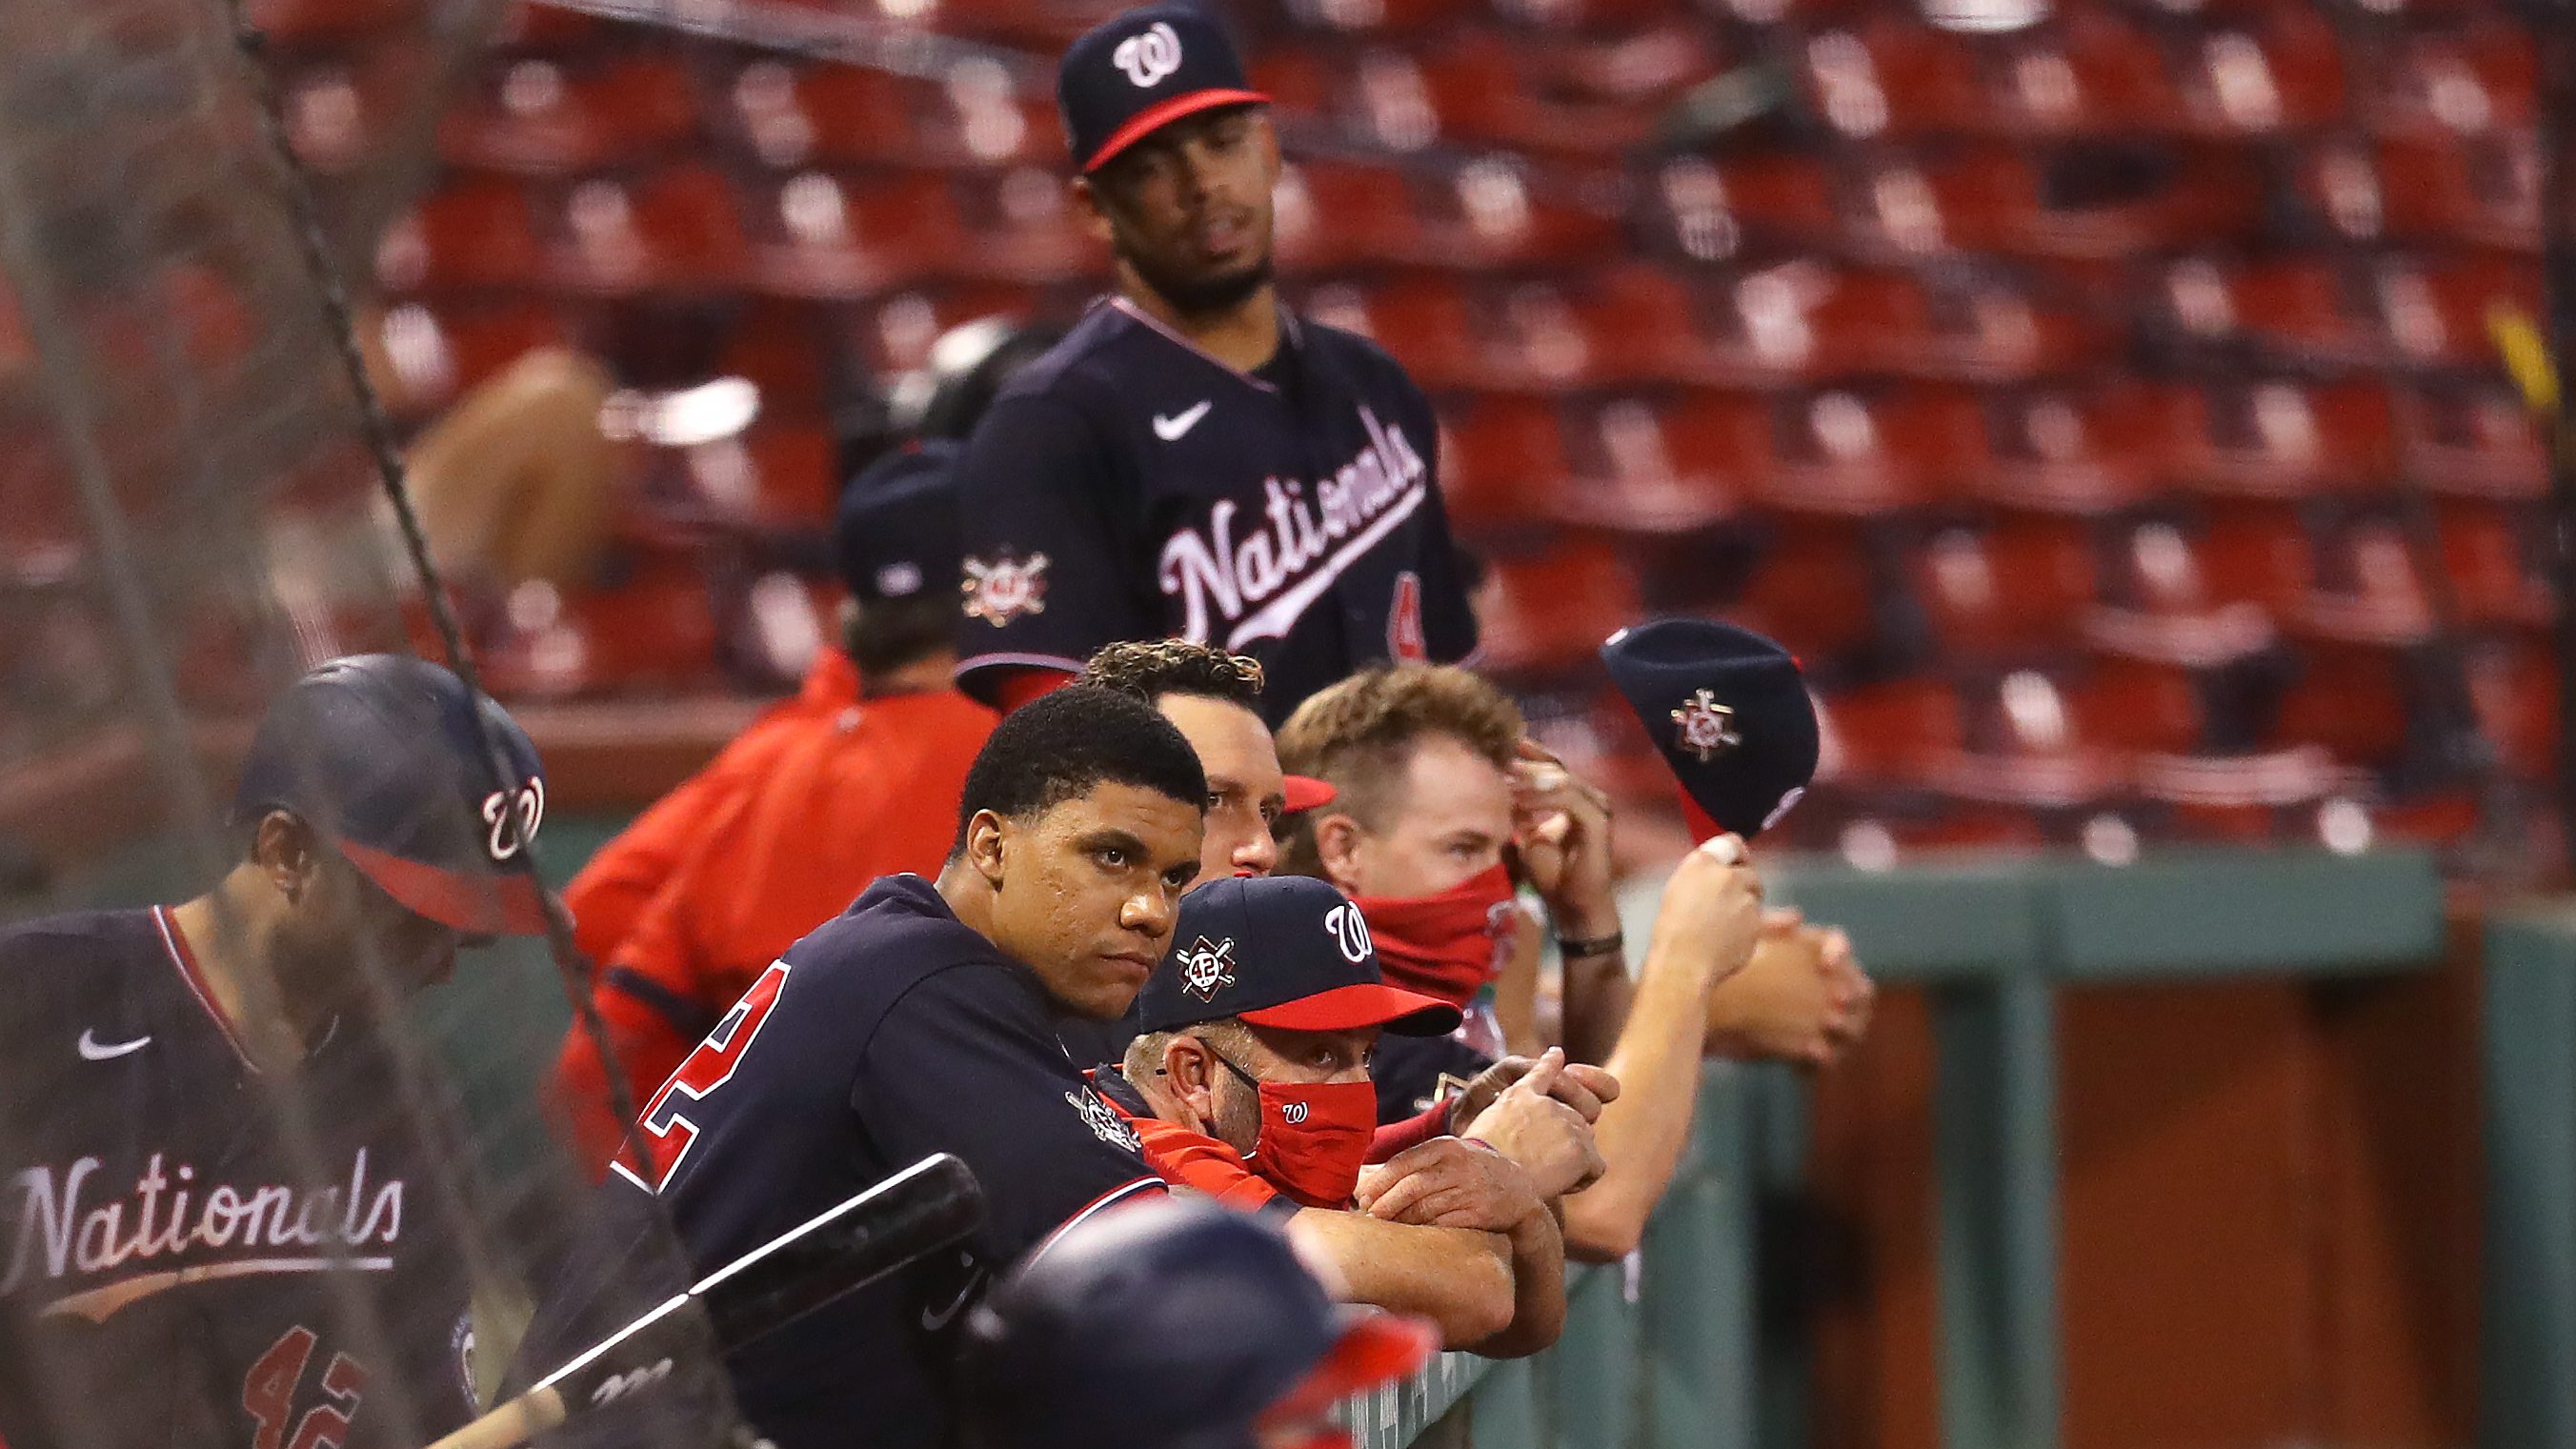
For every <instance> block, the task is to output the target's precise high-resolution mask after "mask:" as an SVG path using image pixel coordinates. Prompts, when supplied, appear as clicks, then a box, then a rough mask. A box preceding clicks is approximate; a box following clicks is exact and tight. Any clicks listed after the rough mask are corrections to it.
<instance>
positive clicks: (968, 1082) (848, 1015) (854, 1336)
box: [523, 875, 1162, 1449]
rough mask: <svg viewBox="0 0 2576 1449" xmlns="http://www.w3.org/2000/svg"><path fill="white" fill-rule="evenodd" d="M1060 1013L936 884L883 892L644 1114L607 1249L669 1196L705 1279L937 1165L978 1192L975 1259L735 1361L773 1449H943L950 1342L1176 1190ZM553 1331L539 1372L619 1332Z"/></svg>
mask: <svg viewBox="0 0 2576 1449" xmlns="http://www.w3.org/2000/svg"><path fill="white" fill-rule="evenodd" d="M1049 1000H1050V998H1049V997H1048V996H1047V994H1046V991H1045V989H1044V987H1043V986H1042V985H1041V984H1040V983H1039V981H1038V979H1037V976H1036V975H1035V973H1033V972H1031V971H1030V970H1029V969H1028V968H1027V967H1025V966H1022V965H1020V964H1019V963H1017V962H1014V961H1012V960H1010V959H1009V958H1008V957H1006V956H1004V955H1002V953H1001V952H1000V951H999V950H998V949H996V948H995V947H994V946H993V944H992V943H991V942H990V941H987V940H986V939H985V938H984V937H983V936H981V935H978V934H977V933H976V932H974V931H973V930H971V929H969V928H968V927H966V926H964V925H962V924H960V923H959V922H958V920H957V917H956V916H955V915H954V914H953V913H951V912H950V911H949V909H948V905H947V903H946V902H945V901H943V900H941V899H940V896H939V893H938V892H937V891H936V890H934V889H933V888H932V886H931V884H930V882H928V881H926V880H924V879H922V878H921V877H919V876H916V875H898V876H888V877H886V878H884V879H882V880H879V881H878V882H877V883H876V884H874V885H872V886H870V887H869V888H868V890H867V892H866V893H865V894H864V895H861V896H860V897H859V898H858V900H857V901H856V902H855V903H854V904H852V905H851V907H850V909H849V910H848V911H847V912H846V913H844V914H843V915H841V916H840V917H838V918H836V919H834V920H832V921H829V922H826V923H825V924H824V925H823V926H821V927H820V928H818V929H817V930H815V931H814V932H813V934H811V935H808V936H806V937H805V938H804V939H802V940H800V941H798V942H797V943H796V944H795V945H793V946H791V947H789V948H788V950H787V953H786V954H785V955H784V956H783V957H781V958H780V959H779V960H778V961H777V962H776V963H774V964H773V965H771V966H770V968H769V970H768V971H767V972H766V973H764V974H763V975H762V976H761V978H760V980H759V981H758V982H756V983H755V984H754V985H753V986H752V988H751V990H750V991H749V992H748V993H746V994H745V995H744V997H743V999H742V1000H741V1001H740V1002H738V1003H736V1004H735V1006H734V1008H733V1010H732V1011H731V1012H730V1013H728V1014H727V1016H726V1018H725V1019H724V1021H723V1022H722V1023H720V1024H719V1025H718V1026H717V1027H716V1029H715V1031H714V1032H712V1033H710V1034H709V1035H708V1037H707V1039H706V1041H705V1042H704V1043H702V1044H701V1045H700V1046H699V1048H698V1050H697V1051H696V1052H695V1053H694V1054H692V1055H691V1057H690V1058H689V1060H688V1061H687V1062H686V1063H684V1064H683V1065H682V1066H681V1067H680V1069H679V1071H678V1072H677V1073H675V1074H674V1075H673V1076H672V1078H671V1081H670V1082H669V1083H668V1084H666V1085H665V1086H664V1087H663V1088H662V1090H661V1091H660V1092H659V1093H658V1094H657V1095H656V1096H655V1098H654V1100H653V1102H652V1103H651V1104H650V1105H649V1106H647V1107H646V1108H645V1111H644V1132H645V1136H646V1138H647V1140H648V1142H649V1143H650V1145H651V1146H652V1147H653V1149H654V1151H655V1155H656V1159H657V1161H658V1163H659V1164H660V1166H659V1167H658V1168H656V1169H653V1170H650V1171H643V1172H639V1171H638V1170H636V1169H635V1168H634V1166H633V1165H632V1164H630V1163H620V1164H619V1165H618V1167H617V1169H616V1171H615V1172H614V1173H613V1174H612V1175H611V1177H610V1179H609V1181H608V1182H607V1183H606V1184H604V1185H603V1186H602V1189H601V1191H602V1192H603V1193H605V1194H607V1195H608V1196H609V1197H610V1198H611V1199H612V1200H613V1201H612V1203H611V1212H609V1213H607V1214H603V1219H604V1222H603V1227H605V1228H609V1229H610V1230H612V1231H615V1230H616V1229H615V1225H616V1224H617V1223H619V1222H621V1221H622V1222H625V1223H630V1224H631V1223H633V1222H634V1221H636V1220H637V1218H638V1217H639V1216H640V1215H641V1212H642V1210H649V1207H650V1199H649V1198H648V1197H647V1193H648V1192H650V1191H656V1190H658V1193H659V1196H660V1200H661V1206H662V1207H663V1209H664V1210H665V1211H667V1212H668V1214H669V1216H670V1221H671V1225H672V1227H673V1229H674V1230H675V1231H676V1232H677V1233H678V1235H679V1238H680V1241H681V1243H682V1245H683V1248H684V1250H685V1252H686V1254H687V1256H688V1259H689V1267H690V1269H691V1270H692V1271H694V1272H696V1273H706V1272H709V1271H712V1270H713V1269H715V1268H718V1267H721V1266H723V1265H724V1264H725V1263H727V1262H730V1261H732V1260H733V1259H734V1258H736V1257H739V1256H740V1255H742V1254H743V1253H745V1252H747V1251H749V1250H750V1249H752V1248H755V1247H758V1246H759V1245H760V1244H762V1243H763V1242H766V1241H767V1240H769V1239H770V1238H772V1237H774V1236H776V1235H777V1234H778V1233H780V1232H783V1231H785V1230H786V1229H788V1228H791V1227H794V1226H795V1225H796V1224H798V1223H801V1222H803V1221H805V1220H806V1219H808V1218H811V1217H813V1216H814V1215H815V1214H816V1213H819V1212H821V1211H823V1210H824V1209H826V1208H828V1207H831V1206H832V1205H834V1204H835V1203H838V1202H841V1201H843V1200H844V1199H846V1198H848V1197H849V1196H850V1195H851V1194H853V1193H855V1192H858V1191H859V1190H861V1189H862V1188H865V1187H867V1186H869V1185H870V1184H872V1183H875V1182H878V1181H880V1180H882V1179H884V1178H886V1177H888V1176H891V1175H892V1174H893V1173H895V1172H897V1171H899V1170H901V1169H902V1168H904V1167H907V1166H910V1165H911V1164H912V1163H914V1162H917V1161H919V1160H920V1159H922V1158H923V1157H926V1156H928V1155H930V1154H931V1153H934V1152H952V1153H955V1154H956V1155H957V1156H959V1157H961V1158H963V1159H965V1161H966V1164H967V1165H968V1166H969V1167H971V1168H973V1169H974V1172H975V1176H976V1178H977V1180H978V1181H979V1182H980V1183H981V1184H982V1185H983V1189H984V1200H985V1204H986V1218H985V1223H984V1227H983V1229H982V1230H981V1231H980V1232H978V1233H977V1234H976V1235H975V1237H974V1238H972V1239H971V1240H970V1241H969V1243H968V1245H967V1247H966V1249H965V1250H964V1251H963V1252H961V1253H955V1254H949V1255H945V1256H943V1257H942V1258H940V1259H937V1260H933V1261H931V1262H928V1263H924V1264H918V1265H915V1266H914V1267H913V1268H911V1269H909V1270H907V1271H905V1272H904V1273H902V1274H899V1275H897V1276H896V1277H895V1278H894V1279H891V1280H889V1281H888V1282H886V1283H883V1284H880V1285H878V1286H876V1287H872V1288H868V1289H864V1290H862V1291H860V1292H858V1293H854V1294H852V1295H850V1296H849V1297H847V1298H844V1299H842V1300H840V1301H839V1302H837V1303H835V1304H832V1305H830V1306H828V1307H826V1308H823V1309H820V1310H818V1311H817V1312H815V1313H814V1314H812V1315H811V1316H809V1317H806V1318H804V1319H802V1320H799V1321H798V1322H797V1323H795V1324H794V1325H791V1326H790V1327H788V1328H786V1329H784V1330H782V1331H780V1332H778V1333H776V1334H773V1335H771V1336H770V1337H768V1338H765V1339H762V1340H761V1341H760V1342H759V1343H757V1344H756V1345H753V1346H752V1347H751V1348H750V1349H748V1350H747V1351H745V1352H742V1353H738V1354H736V1355H734V1356H733V1358H732V1359H731V1360H730V1361H729V1363H728V1367H729V1368H730V1369H731V1371H732V1378H733V1385H734V1396H735V1400H736V1402H737V1404H738V1405H739V1407H740V1409H741V1412H742V1415H743V1417H744V1418H745V1419H747V1420H749V1421H750V1423H751V1424H752V1426H753V1427H754V1428H756V1429H758V1430H759V1431H760V1432H761V1433H762V1434H763V1435H764V1436H766V1437H767V1438H769V1439H771V1440H773V1441H774V1442H775V1443H776V1444H777V1445H778V1446H779V1449H850V1446H854V1445H868V1446H909V1445H920V1446H931V1445H936V1444H939V1443H940V1442H941V1441H942V1440H943V1439H944V1438H945V1436H946V1433H947V1425H948V1413H947V1410H946V1407H945V1405H944V1403H943V1388H944V1381H945V1378H946V1363H947V1357H948V1352H949V1339H950V1332H951V1328H952V1325H953V1324H954V1323H955V1322H956V1320H957V1319H958V1317H959V1316H960V1312H961V1310H962V1309H963V1308H965V1307H966V1306H967V1305H968V1304H969V1303H971V1302H972V1301H974V1299H975V1298H976V1297H977V1296H978V1295H979V1294H980V1293H981V1292H982V1290H983V1287H984V1284H985V1282H986V1281H987V1280H988V1279H989V1278H990V1277H991V1276H992V1275H993V1274H996V1273H999V1272H1000V1271H1002V1270H1004V1269H1006V1268H1008V1267H1009V1266H1010V1265H1011V1264H1012V1263H1013V1262H1015V1261H1017V1260H1018V1259H1020V1258H1021V1257H1023V1256H1025V1255H1026V1254H1028V1253H1029V1252H1031V1251H1032V1250H1034V1249H1037V1248H1039V1247H1041V1246H1042V1245H1043V1244H1044V1243H1045V1242H1046V1240H1047V1239H1048V1238H1049V1237H1051V1236H1052V1235H1053V1234H1055V1233H1056V1232H1059V1231H1061V1230H1062V1229H1063V1228H1064V1227H1066V1226H1068V1225H1070V1224H1071V1223H1073V1222H1075V1221H1077V1220H1079V1219H1081V1218H1083V1217H1085V1216H1087V1215H1089V1214H1090V1213H1093V1212H1096V1211H1098V1210H1100V1209H1102V1208H1105V1207H1107V1206H1109V1205H1111V1204H1113V1203H1116V1202H1119V1201H1121V1200H1123V1199H1125V1198H1128V1197H1132V1196H1136V1195H1139V1194H1144V1193H1152V1192H1160V1191H1161V1190H1162V1184H1161V1182H1160V1180H1159V1179H1158V1178H1156V1177H1155V1176H1154V1174H1153V1172H1152V1171H1151V1169H1149V1168H1148V1167H1147V1166H1146V1165H1145V1161H1144V1157H1143V1155H1142V1154H1141V1152H1140V1150H1139V1148H1138V1145H1137V1142H1136V1135H1135V1132H1134V1130H1133V1129H1132V1128H1130V1127H1128V1126H1127V1124H1126V1123H1125V1121H1124V1120H1122V1119H1121V1118H1120V1117H1119V1116H1118V1114H1117V1113H1116V1112H1114V1111H1112V1110H1111V1109H1110V1107H1109V1106H1108V1104H1106V1103H1104V1102H1102V1101H1101V1100H1100V1099H1099V1098H1098V1097H1097V1096H1095V1095H1094V1094H1093V1093H1092V1091H1091V1088H1090V1086H1089V1085H1088V1084H1087V1083H1086V1082H1085V1081H1084V1080H1083V1077H1082V1074H1081V1073H1080V1072H1078V1071H1076V1070H1075V1069H1074V1066H1073V1063H1072V1061H1071V1060H1070V1059H1068V1058H1067V1057H1066V1056H1065V1053H1064V1049H1063V1048H1062V1047H1061V1046H1059V1045H1058V1044H1057V1043H1056V1040H1055V1037H1054V1034H1053V1030H1052V1023H1051V1021H1050V1019H1049V1010H1048V1002H1049ZM648 1178H655V1179H658V1180H657V1181H654V1182H650V1183H648V1182H647V1179H648ZM625 1231H626V1232H627V1233H628V1234H629V1237H628V1238H627V1239H625V1240H617V1239H612V1240H611V1241H612V1244H614V1243H616V1242H618V1241H631V1235H632V1232H633V1229H631V1228H628V1229H626V1230H625ZM618 1251H619V1249H617V1248H616V1247H615V1246H612V1249H611V1251H610V1252H608V1253H607V1254H604V1255H601V1257H602V1258H603V1260H610V1259H614V1258H615V1257H616V1255H617V1252H618ZM580 1277H581V1274H580V1273H579V1272H577V1271H576V1272H575V1273H574V1275H573V1278H574V1280H575V1281H576V1285H577V1280H578V1279H579V1278H580ZM610 1287H611V1285H607V1284H604V1283H600V1282H593V1283H591V1284H590V1285H588V1286H586V1287H585V1286H574V1287H572V1288H570V1289H569V1290H567V1291H569V1292H571V1293H573V1294H574V1295H575V1296H576V1297H577V1298H578V1297H593V1296H596V1295H598V1294H599V1293H601V1292H603V1291H609V1289H610ZM617 1291H622V1292H624V1293H625V1294H627V1295H628V1296H630V1297H632V1296H634V1294H633V1289H632V1286H631V1285H625V1286H624V1287H622V1288H620V1289H618V1290H617ZM630 1316H631V1315H630ZM539 1318H540V1321H539V1325H538V1328H537V1330H536V1331H535V1332H534V1333H533V1334H532V1337H533V1338H534V1339H535V1340H536V1341H537V1342H538V1343H540V1344H541V1345H542V1348H541V1350H540V1354H541V1355H543V1354H555V1353H559V1352H560V1353H568V1352H569V1351H571V1350H573V1349H577V1348H578V1347H580V1346H581V1345H582V1344H583V1343H585V1342H587V1341H589V1338H591V1337H596V1336H597V1330H600V1329H604V1328H607V1327H613V1326H615V1321H616V1320H617V1318H618V1314H617V1313H614V1312H610V1313H601V1312H598V1311H595V1310H594V1309H593V1307H592V1306H591V1305H590V1304H588V1303H586V1302H580V1301H572V1302H549V1303H548V1304H547V1306H546V1308H545V1309H544V1311H543V1312H541V1313H540V1315H539ZM523 1362H525V1363H526V1367H527V1369H528V1371H529V1372H530V1373H531V1374H534V1373H541V1372H543V1371H544V1369H545V1368H546V1367H547V1365H545V1364H543V1363H539V1362H534V1361H528V1360H523Z"/></svg>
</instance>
